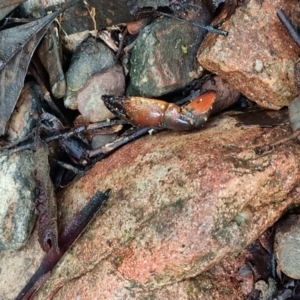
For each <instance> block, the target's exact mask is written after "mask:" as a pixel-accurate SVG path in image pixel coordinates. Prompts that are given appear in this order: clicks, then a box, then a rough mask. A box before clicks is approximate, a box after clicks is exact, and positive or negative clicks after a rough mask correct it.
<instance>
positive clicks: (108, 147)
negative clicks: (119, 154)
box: [89, 127, 164, 157]
mask: <svg viewBox="0 0 300 300" xmlns="http://www.w3.org/2000/svg"><path fill="white" fill-rule="evenodd" d="M163 129H164V128H159V129H156V128H155V129H154V128H152V127H143V128H141V127H139V128H137V129H136V131H135V132H134V133H132V134H131V135H128V136H125V137H121V138H119V139H117V140H115V141H113V142H111V143H108V144H106V145H104V146H102V147H100V148H97V149H94V150H91V151H89V157H95V156H97V155H99V154H108V153H110V152H112V151H114V150H116V149H118V148H120V147H121V146H123V145H125V144H127V143H129V142H131V141H133V140H135V139H137V138H139V137H141V136H143V135H145V134H146V133H147V132H149V131H150V130H155V131H156V132H157V130H163Z"/></svg>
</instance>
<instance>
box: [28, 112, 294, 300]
mask: <svg viewBox="0 0 300 300" xmlns="http://www.w3.org/2000/svg"><path fill="white" fill-rule="evenodd" d="M286 129H287V128H282V127H281V128H273V129H266V128H264V129H261V128H258V127H253V126H251V127H245V126H241V127H236V121H235V119H233V118H232V117H224V116H223V117H218V118H213V119H211V120H210V121H209V122H208V124H207V128H205V129H204V130H202V131H195V132H169V131H165V132H162V133H160V134H157V135H154V136H146V137H144V138H141V139H139V140H137V141H135V142H133V143H130V144H128V145H126V146H125V147H123V148H121V149H120V150H118V151H116V152H115V153H114V154H112V155H111V156H110V157H108V158H106V159H104V160H102V161H101V162H99V163H98V164H96V166H95V167H94V168H93V169H91V170H90V171H89V172H88V173H87V174H86V176H84V177H83V178H81V179H80V180H79V181H78V182H76V183H75V184H74V185H73V186H72V187H70V188H68V189H67V190H65V191H64V193H63V194H61V195H60V199H59V210H60V214H61V218H60V224H61V225H60V226H65V225H66V224H67V222H69V221H70V220H71V219H72V217H73V216H74V214H75V213H76V212H78V211H79V210H80V209H81V208H82V207H83V206H84V205H85V203H87V201H88V200H89V199H90V198H91V197H92V195H94V193H95V192H96V191H97V190H98V189H100V190H106V189H107V188H111V189H112V193H111V196H110V199H109V201H108V203H107V206H106V207H105V208H104V209H103V213H102V214H101V215H98V216H97V217H96V219H95V221H94V222H92V224H91V226H90V227H89V228H88V231H87V232H85V233H84V234H83V235H82V236H81V237H80V238H79V239H78V241H77V242H76V244H75V245H74V246H73V247H72V250H71V251H69V252H68V253H67V254H66V255H65V256H64V258H63V259H62V261H61V263H60V264H59V265H58V266H57V268H55V270H54V272H53V273H52V276H51V277H50V278H49V280H48V281H47V282H46V284H45V285H44V286H43V287H42V289H41V290H40V291H39V292H38V294H37V295H36V296H35V297H34V299H43V300H45V299H51V297H52V296H54V295H55V294H56V293H57V291H58V290H59V289H60V288H61V287H62V286H64V287H63V289H61V291H60V292H59V293H58V294H56V297H57V298H56V299H70V297H71V299H73V298H75V299H76V297H80V299H124V298H126V296H127V295H130V296H131V297H133V298H136V299H140V298H139V297H138V296H136V295H146V294H147V293H148V294H149V293H150V291H152V292H154V291H155V292H158V290H159V289H161V288H163V287H165V289H168V288H167V286H168V285H170V284H173V285H174V284H175V285H176V284H177V282H179V281H182V280H185V279H188V278H191V277H194V276H196V275H198V274H200V273H202V272H204V271H206V270H208V269H210V268H211V267H213V266H214V265H216V264H217V263H218V262H219V261H220V260H221V259H222V258H223V257H225V256H226V255H229V254H230V255H231V254H233V253H236V252H239V251H241V250H242V249H243V248H244V247H245V246H246V245H247V244H249V243H251V242H252V241H253V240H255V239H256V238H257V237H258V236H259V235H260V234H261V233H262V232H263V231H264V230H265V229H266V228H268V227H269V226H270V225H272V224H273V223H274V222H275V221H276V220H277V219H278V218H279V217H280V216H281V214H282V212H283V211H285V210H286V208H287V207H288V206H289V205H290V204H291V203H292V202H296V201H298V200H297V192H295V193H293V191H295V188H296V187H297V184H298V182H299V177H300V168H299V166H300V160H299V155H300V148H299V146H298V145H297V144H296V143H293V142H289V143H288V144H286V145H284V146H281V147H279V148H277V149H274V150H272V151H270V152H268V153H265V154H264V155H256V154H255V152H254V147H255V146H257V145H261V144H265V143H270V142H274V141H275V140H278V139H279V138H280V137H282V136H284V135H285V134H286V133H287V130H286ZM75 278H77V279H76V281H74V284H73V283H72V281H73V280H74V279H75ZM75 283H76V284H75ZM174 289H175V288H174ZM162 292H163V290H162ZM173 292H174V291H173ZM166 293H167V292H166ZM170 293H171V292H170ZM174 293H175V292H174ZM70 295H71V296H70ZM75 296H76V297H75ZM72 297H73V298H72ZM175 298H176V297H175ZM164 299H174V297H173V298H172V297H169V298H168V297H167V296H166V297H165V298H164ZM182 299H184V298H182ZM203 299H204V298H203ZM207 299H212V297H210V298H207ZM237 299H239V298H237Z"/></svg>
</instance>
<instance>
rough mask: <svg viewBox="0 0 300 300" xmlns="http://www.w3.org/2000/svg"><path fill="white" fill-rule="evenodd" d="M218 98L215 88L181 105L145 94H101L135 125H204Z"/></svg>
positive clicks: (186, 127) (173, 127)
mask: <svg viewBox="0 0 300 300" xmlns="http://www.w3.org/2000/svg"><path fill="white" fill-rule="evenodd" d="M215 98H216V92H215V91H207V92H205V93H204V94H202V95H199V96H197V97H196V98H194V99H193V100H191V101H190V102H189V103H188V104H187V105H184V106H182V107H180V106H178V105H176V104H174V103H168V102H165V101H162V100H157V99H149V98H143V97H126V96H108V95H103V96H102V99H103V101H104V103H105V105H106V106H107V108H108V109H109V110H110V111H111V112H112V113H113V114H115V115H116V116H117V117H119V118H121V119H124V120H126V121H129V122H130V123H131V124H133V125H136V126H144V127H148V126H149V127H163V128H166V129H171V130H191V129H195V128H199V127H201V126H202V125H203V123H205V122H206V121H207V119H208V117H209V115H210V112H211V109H212V106H213V103H214V101H215Z"/></svg>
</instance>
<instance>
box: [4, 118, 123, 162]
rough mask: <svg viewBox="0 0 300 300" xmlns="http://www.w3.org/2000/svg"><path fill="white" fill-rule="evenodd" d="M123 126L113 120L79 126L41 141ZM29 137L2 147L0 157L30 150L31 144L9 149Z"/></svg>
mask: <svg viewBox="0 0 300 300" xmlns="http://www.w3.org/2000/svg"><path fill="white" fill-rule="evenodd" d="M124 124H127V123H126V122H125V121H123V120H113V121H109V122H99V123H95V124H90V125H88V126H85V125H82V126H79V127H77V128H75V129H70V130H68V131H66V132H61V131H60V132H58V133H56V134H54V135H52V136H49V137H46V138H44V139H42V141H43V142H44V143H49V142H52V141H54V140H58V139H61V138H64V139H67V138H69V137H71V136H73V135H76V134H77V133H80V132H83V131H89V130H95V129H101V128H104V127H109V126H113V125H124ZM30 137H31V136H30V135H28V136H27V137H25V138H22V139H21V140H19V141H16V142H14V143H13V144H10V145H6V146H5V147H3V150H4V151H2V152H0V157H2V156H9V155H12V154H13V153H16V152H19V151H22V150H28V149H31V148H32V143H28V144H25V145H22V146H19V147H16V148H14V149H10V148H12V147H15V146H16V145H17V144H19V143H20V142H23V140H27V139H29V138H30ZM8 149H10V150H8Z"/></svg>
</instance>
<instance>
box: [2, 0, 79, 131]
mask: <svg viewBox="0 0 300 300" xmlns="http://www.w3.org/2000/svg"><path fill="white" fill-rule="evenodd" d="M76 2H78V0H73V1H71V2H69V3H68V4H67V5H66V6H65V7H63V8H61V9H60V10H58V11H57V12H55V13H53V14H51V15H48V16H46V17H44V18H42V19H39V20H36V21H34V22H31V23H27V24H24V25H21V26H18V27H14V28H10V29H6V30H3V31H1V32H0V86H1V89H0V135H4V134H5V130H6V125H7V122H8V120H9V118H10V116H11V114H12V112H13V110H14V108H15V105H16V103H17V100H18V97H19V95H20V93H21V90H22V88H23V85H24V78H25V75H26V72H27V68H28V64H29V62H30V59H31V57H32V54H33V52H34V50H35V48H36V47H37V45H38V44H39V42H40V40H41V39H42V37H43V36H44V34H45V33H46V31H47V29H48V28H49V26H50V25H51V23H52V22H53V20H54V19H55V18H56V17H57V16H58V15H59V14H61V13H62V12H63V11H64V10H65V9H67V8H68V7H70V6H72V5H73V4H75V3H76Z"/></svg>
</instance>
